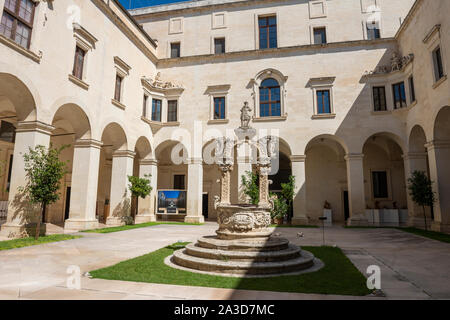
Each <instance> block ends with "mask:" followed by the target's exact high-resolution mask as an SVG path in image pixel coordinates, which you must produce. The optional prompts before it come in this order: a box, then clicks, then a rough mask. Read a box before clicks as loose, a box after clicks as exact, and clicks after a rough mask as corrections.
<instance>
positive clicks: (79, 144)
mask: <svg viewBox="0 0 450 320" xmlns="http://www.w3.org/2000/svg"><path fill="white" fill-rule="evenodd" d="M73 146H74V148H97V149H101V147H102V146H103V142H101V141H98V140H95V139H78V140H77V141H75V143H74V145H73Z"/></svg>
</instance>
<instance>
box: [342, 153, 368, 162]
mask: <svg viewBox="0 0 450 320" xmlns="http://www.w3.org/2000/svg"><path fill="white" fill-rule="evenodd" d="M344 159H345V160H346V161H351V160H361V161H362V160H363V159H364V154H363V153H347V154H346V155H345V157H344Z"/></svg>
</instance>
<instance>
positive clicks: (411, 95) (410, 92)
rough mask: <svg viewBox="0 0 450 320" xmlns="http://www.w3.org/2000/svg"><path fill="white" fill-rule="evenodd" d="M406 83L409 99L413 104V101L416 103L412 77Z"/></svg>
mask: <svg viewBox="0 0 450 320" xmlns="http://www.w3.org/2000/svg"><path fill="white" fill-rule="evenodd" d="M408 82H409V95H410V98H411V102H414V101H416V89H415V87H414V78H413V76H411V77H409V79H408Z"/></svg>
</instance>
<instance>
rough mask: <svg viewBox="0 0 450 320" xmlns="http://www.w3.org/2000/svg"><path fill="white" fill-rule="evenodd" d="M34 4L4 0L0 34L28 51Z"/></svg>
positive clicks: (29, 1) (21, 0) (24, 1)
mask: <svg viewBox="0 0 450 320" xmlns="http://www.w3.org/2000/svg"><path fill="white" fill-rule="evenodd" d="M34 9H35V4H34V2H33V1H31V0H6V2H5V7H4V11H3V16H2V20H1V23H0V33H1V34H3V35H4V36H5V37H7V38H9V39H11V40H13V41H14V42H16V43H17V44H18V45H20V46H22V47H24V48H27V49H29V48H30V40H31V31H32V29H33V20H34Z"/></svg>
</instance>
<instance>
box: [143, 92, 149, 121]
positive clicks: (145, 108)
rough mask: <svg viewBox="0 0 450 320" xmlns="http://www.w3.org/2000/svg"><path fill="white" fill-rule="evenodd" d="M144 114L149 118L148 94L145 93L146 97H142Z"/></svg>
mask: <svg viewBox="0 0 450 320" xmlns="http://www.w3.org/2000/svg"><path fill="white" fill-rule="evenodd" d="M142 100H143V101H142V116H143V117H144V118H147V102H148V95H146V94H144V99H142Z"/></svg>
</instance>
